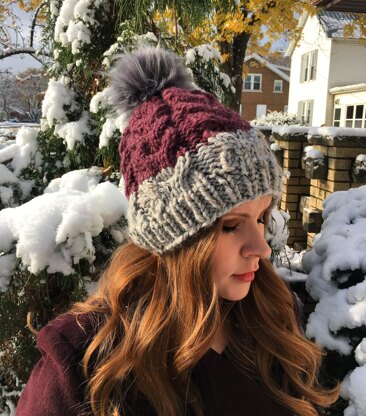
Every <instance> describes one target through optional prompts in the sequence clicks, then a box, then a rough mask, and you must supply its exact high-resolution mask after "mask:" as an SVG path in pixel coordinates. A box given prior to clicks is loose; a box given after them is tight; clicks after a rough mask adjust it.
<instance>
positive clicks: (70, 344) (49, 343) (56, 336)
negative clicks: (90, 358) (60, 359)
mask: <svg viewBox="0 0 366 416" xmlns="http://www.w3.org/2000/svg"><path fill="white" fill-rule="evenodd" d="M96 327H97V324H96V319H95V317H94V316H93V315H92V314H76V313H73V312H68V313H65V314H63V315H60V316H58V317H57V318H55V319H54V320H52V321H50V322H49V323H48V324H47V325H45V326H44V327H43V328H42V329H41V330H40V331H39V333H38V335H37V347H38V348H39V349H40V350H41V352H48V353H49V352H50V351H52V352H54V353H57V352H58V351H59V352H60V354H62V355H64V354H65V353H66V352H67V351H68V352H70V351H75V353H77V352H80V353H82V352H85V349H86V348H87V345H88V344H89V343H90V341H91V340H92V338H93V337H94V335H95V333H96ZM66 350H67V351H66Z"/></svg>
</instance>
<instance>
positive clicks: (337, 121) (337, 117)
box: [333, 107, 342, 127]
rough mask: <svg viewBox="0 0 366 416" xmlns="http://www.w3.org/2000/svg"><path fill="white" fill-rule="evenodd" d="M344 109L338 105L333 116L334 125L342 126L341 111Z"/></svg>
mask: <svg viewBox="0 0 366 416" xmlns="http://www.w3.org/2000/svg"><path fill="white" fill-rule="evenodd" d="M341 110H342V109H341V108H340V107H337V108H335V109H334V117H333V126H334V127H340V125H341V113H342V111H341Z"/></svg>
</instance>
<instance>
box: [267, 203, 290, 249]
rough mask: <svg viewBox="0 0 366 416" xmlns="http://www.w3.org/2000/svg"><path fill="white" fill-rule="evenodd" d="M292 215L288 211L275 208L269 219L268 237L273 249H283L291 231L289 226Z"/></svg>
mask: <svg viewBox="0 0 366 416" xmlns="http://www.w3.org/2000/svg"><path fill="white" fill-rule="evenodd" d="M289 219H290V215H289V214H288V213H287V212H284V211H280V210H278V209H273V210H272V213H271V218H270V220H269V225H268V230H267V235H266V239H267V241H268V244H269V245H270V246H271V248H272V250H275V251H278V252H279V251H281V250H283V249H284V247H285V245H286V242H287V239H288V236H289V231H288V228H287V223H288V220H289Z"/></svg>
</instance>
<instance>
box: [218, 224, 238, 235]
mask: <svg viewBox="0 0 366 416" xmlns="http://www.w3.org/2000/svg"><path fill="white" fill-rule="evenodd" d="M238 230H239V224H235V225H233V226H231V227H229V226H228V225H223V226H222V231H223V232H224V233H227V234H232V233H236V232H237V231H238Z"/></svg>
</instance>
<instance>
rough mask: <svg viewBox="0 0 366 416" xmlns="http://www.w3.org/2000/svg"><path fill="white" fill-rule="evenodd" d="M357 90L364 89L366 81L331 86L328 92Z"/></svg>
mask: <svg viewBox="0 0 366 416" xmlns="http://www.w3.org/2000/svg"><path fill="white" fill-rule="evenodd" d="M357 91H366V83H364V82H363V83H361V84H352V85H342V86H339V87H333V88H330V89H329V92H330V93H331V94H342V93H350V92H357Z"/></svg>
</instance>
